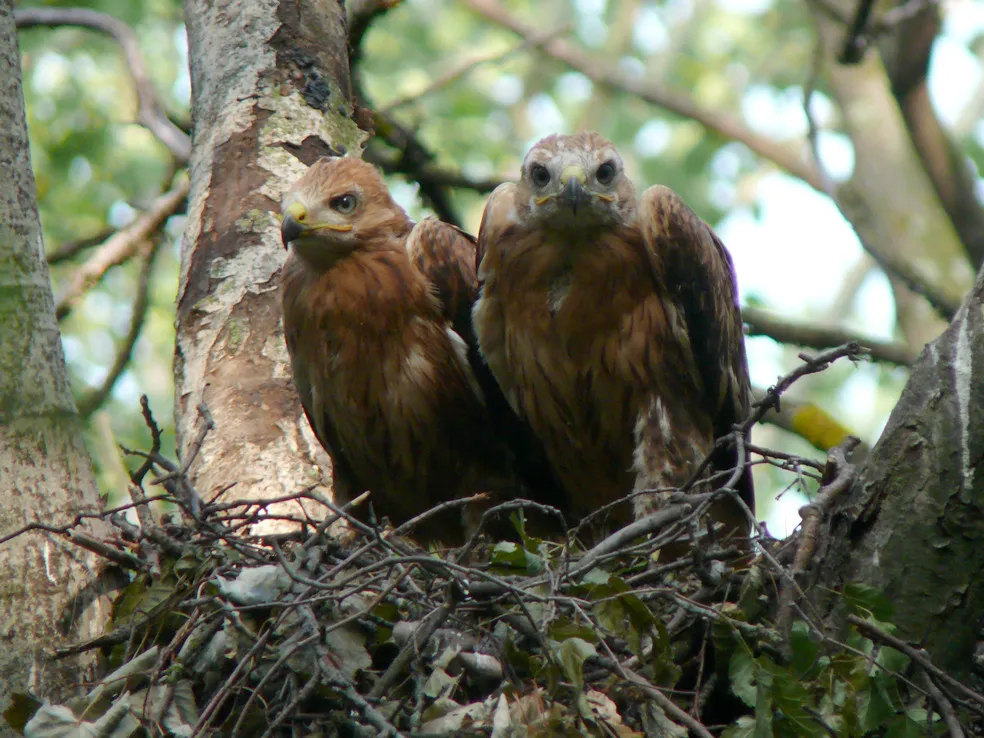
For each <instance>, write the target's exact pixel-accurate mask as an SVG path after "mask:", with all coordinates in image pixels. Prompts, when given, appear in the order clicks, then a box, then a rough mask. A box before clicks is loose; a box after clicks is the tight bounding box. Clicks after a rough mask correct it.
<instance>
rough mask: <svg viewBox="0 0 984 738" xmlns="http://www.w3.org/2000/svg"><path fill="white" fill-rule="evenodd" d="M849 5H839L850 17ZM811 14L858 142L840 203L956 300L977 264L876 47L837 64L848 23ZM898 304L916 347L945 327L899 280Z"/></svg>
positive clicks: (872, 239)
mask: <svg viewBox="0 0 984 738" xmlns="http://www.w3.org/2000/svg"><path fill="white" fill-rule="evenodd" d="M852 5H853V4H851V3H841V4H839V7H841V8H842V10H843V12H844V13H845V15H849V14H850V10H851V7H852ZM814 20H815V22H816V25H817V29H818V32H819V33H820V37H821V40H822V43H823V45H824V53H825V58H826V65H827V72H828V74H827V82H828V84H829V88H830V91H831V93H832V94H833V96H834V98H835V99H836V100H837V103H838V105H839V107H840V110H841V114H842V117H843V126H844V130H845V132H846V133H847V134H848V136H849V137H850V139H851V142H852V144H853V145H854V154H855V164H854V172H853V174H852V176H851V179H850V180H849V181H848V182H846V183H845V184H844V185H842V186H840V187H839V188H838V189H837V192H836V199H837V203H838V205H839V206H840V207H841V209H842V210H843V211H844V213H845V215H846V216H847V217H848V219H849V220H850V221H851V224H852V225H853V226H854V228H855V229H856V230H857V232H858V235H859V236H860V237H861V239H862V240H863V241H864V242H865V243H867V244H869V245H870V246H871V247H872V248H873V249H875V250H876V251H877V252H878V253H880V254H882V255H883V256H886V257H888V258H889V259H890V260H891V261H893V262H897V263H901V264H904V265H907V266H908V268H909V269H910V270H911V271H912V272H913V273H914V274H915V275H916V276H918V277H920V278H921V279H922V280H923V281H924V282H926V283H927V284H929V285H932V286H933V288H934V290H935V291H936V292H937V293H939V294H942V295H945V296H946V297H947V298H948V299H949V301H950V302H952V303H953V304H959V302H960V301H961V300H962V299H963V296H964V295H965V294H966V293H967V291H968V290H969V289H970V287H971V285H972V284H973V277H974V273H973V269H972V268H971V267H970V265H969V264H968V261H967V258H966V252H965V250H964V246H963V244H962V243H961V241H960V238H959V237H958V235H957V232H956V231H955V229H954V227H953V224H952V223H951V221H950V219H949V218H948V217H947V214H946V211H945V210H944V209H943V207H941V205H942V203H941V202H940V198H939V197H938V195H937V192H936V190H935V189H934V187H933V184H932V182H931V180H930V178H929V176H928V175H927V173H926V170H925V169H924V168H923V164H922V161H921V160H920V158H919V154H918V152H917V149H916V147H915V146H914V145H913V142H912V139H911V138H910V135H909V131H908V129H907V127H906V124H905V120H904V118H903V116H902V113H901V111H900V110H899V106H898V104H897V102H896V100H895V99H894V97H893V96H892V85H891V82H890V80H889V77H888V74H887V72H886V70H885V66H884V64H883V63H882V60H881V57H880V55H879V54H878V52H877V49H874V48H872V49H869V51H868V53H867V54H866V55H865V57H864V60H863V61H862V62H861V63H860V64H856V65H843V64H840V63H839V62H838V61H837V58H838V56H839V54H840V51H841V48H842V46H843V43H844V37H845V33H846V30H845V28H844V26H843V25H842V24H840V23H838V22H836V21H835V20H833V19H831V17H830V16H829V15H827V14H825V13H824V12H822V11H817V12H815V13H814ZM896 302H897V306H898V313H899V323H900V326H901V328H902V330H903V333H904V335H905V338H906V340H907V342H908V343H909V345H910V346H912V347H913V348H915V349H917V350H918V349H919V348H921V347H922V346H923V345H925V344H926V343H927V342H928V341H930V340H932V339H933V338H935V337H936V336H937V335H939V333H940V332H941V331H942V330H943V328H944V327H945V324H944V323H943V322H941V321H940V320H939V319H938V318H936V316H935V314H934V312H933V310H932V308H931V307H930V306H929V304H928V303H926V301H925V300H923V299H922V298H920V297H917V296H915V295H912V294H911V293H909V292H908V290H906V289H904V288H902V287H900V286H898V285H896Z"/></svg>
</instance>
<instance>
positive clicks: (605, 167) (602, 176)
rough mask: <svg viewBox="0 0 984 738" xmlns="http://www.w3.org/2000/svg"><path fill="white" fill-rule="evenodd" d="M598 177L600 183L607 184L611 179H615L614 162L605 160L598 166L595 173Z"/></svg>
mask: <svg viewBox="0 0 984 738" xmlns="http://www.w3.org/2000/svg"><path fill="white" fill-rule="evenodd" d="M595 177H597V178H598V182H599V183H600V184H603V185H606V184H609V183H610V182H611V181H612V180H613V179H615V164H614V162H610V161H606V162H605V163H604V164H602V165H601V166H600V167H598V172H597V173H596V174H595Z"/></svg>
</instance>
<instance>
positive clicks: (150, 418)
mask: <svg viewBox="0 0 984 738" xmlns="http://www.w3.org/2000/svg"><path fill="white" fill-rule="evenodd" d="M140 414H141V415H142V416H143V419H144V424H145V425H146V426H147V429H148V430H149V431H150V443H151V447H150V453H149V454H146V455H145V456H144V463H143V464H141V465H140V468H139V469H137V470H136V471H135V472H133V473H132V474H130V481H131V482H133V483H134V484H135V485H137V486H138V487H139V486H141V485H142V484H143V480H144V477H145V476H147V472H149V471H150V470H151V468H153V465H154V462H153V460H152V458H153V457H154V456H159V455H160V453H161V437H162V436H163V435H164V431H162V430H161V428H160V426H159V425H157V421H156V420H154V413H153V412H152V411H151V409H150V399H149V398H148V397H147V395H141V396H140ZM125 451H126V449H124V452H125Z"/></svg>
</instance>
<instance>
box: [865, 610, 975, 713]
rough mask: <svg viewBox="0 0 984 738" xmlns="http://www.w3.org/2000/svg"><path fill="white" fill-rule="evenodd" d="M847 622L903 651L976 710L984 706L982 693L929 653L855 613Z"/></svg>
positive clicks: (869, 636) (867, 634)
mask: <svg viewBox="0 0 984 738" xmlns="http://www.w3.org/2000/svg"><path fill="white" fill-rule="evenodd" d="M847 622H849V623H851V625H853V626H855V627H856V628H857V629H858V631H859V632H860V633H861V634H862V635H864V636H867V637H868V638H870V639H871V640H873V641H878V642H879V643H883V644H885V645H886V646H891V647H892V648H894V649H895V650H896V651H901V652H902V653H904V654H905V655H906V656H908V657H909V658H910V659H912V660H913V661H915V662H916V663H917V664H919V666H921V667H922V668H923V669H924V670H925V671H926V672H927V673H929V674H930V675H932V676H933V677H935V678H936V679H938V680H939V681H941V682H943V683H945V684H946V685H947V686H948V687H950V688H951V689H953V690H954V691H955V692H956V693H957V694H959V695H961V696H962V697H963V698H964V699H967V700H970V701H971V702H975V703H977V705H978V710H980V708H984V695H982V694H980V693H979V692H975V691H974V690H973V689H971V688H970V687H968V686H967V685H965V684H964V683H962V682H959V681H957V680H956V679H954V678H953V677H952V676H950V675H949V674H947V673H946V672H945V671H943V670H942V669H940V668H939V667H938V666H936V665H934V664H933V662H932V661H931V660H930V658H929V655H928V654H927V653H926V652H925V651H923V650H922V649H921V648H913V647H912V646H910V645H909V644H908V643H906V642H905V641H903V640H902V639H900V638H896V637H895V636H893V635H892V634H891V633H886V632H885V631H884V630H882V629H881V628H879V627H877V626H875V625H873V624H871V623H869V622H868V621H867V620H864V619H863V618H861V617H858V616H857V615H848V616H847Z"/></svg>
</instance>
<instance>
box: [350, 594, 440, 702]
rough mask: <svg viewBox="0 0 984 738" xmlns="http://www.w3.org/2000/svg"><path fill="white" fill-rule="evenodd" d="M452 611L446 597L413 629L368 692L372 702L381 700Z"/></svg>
mask: <svg viewBox="0 0 984 738" xmlns="http://www.w3.org/2000/svg"><path fill="white" fill-rule="evenodd" d="M453 611H454V600H453V599H452V598H451V596H450V595H449V596H448V599H447V601H446V602H445V603H444V605H442V606H441V607H440V609H438V610H435V611H434V612H432V613H431V614H430V617H428V618H427V620H426V621H425V622H424V623H422V624H421V625H420V627H419V628H417V629H415V630H414V631H413V633H412V635H411V636H410V638H409V639H407V642H406V643H404V644H403V648H402V649H400V653H399V654H398V655H397V657H396V658H395V659H393V663H391V664H390V665H389V668H388V669H386V671H385V672H383V674H382V676H380V677H379V681H378V682H376V684H375V685H373V688H372V691H371V692H369V698H370V699H373V700H378V699H381V698H382V696H383V695H384V694H386V692H387V691H388V690H389V688H390V687H392V686H393V683H394V682H395V681H396V680H397V678H398V677H399V676H400V674H402V673H403V670H404V669H405V668H406V667H407V665H408V664H409V663H410V659H412V658H413V657H414V655H416V654H417V653H419V652H420V650H422V649H423V647H424V646H425V645H427V641H428V640H430V637H431V636H432V635H433V634H434V631H435V630H437V629H438V628H440V627H441V626H442V625H443V624H444V621H445V620H447V619H448V617H449V616H450V615H451V613H452V612H453Z"/></svg>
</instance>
